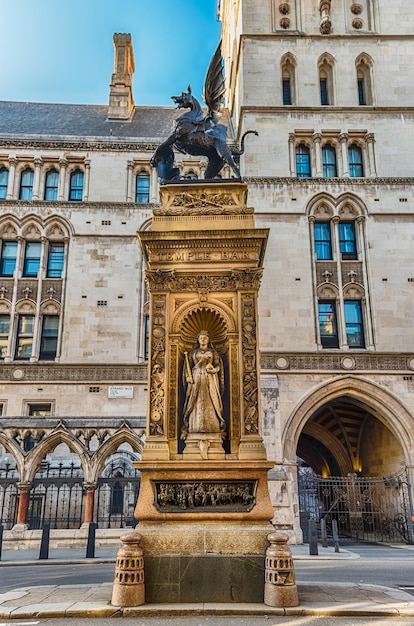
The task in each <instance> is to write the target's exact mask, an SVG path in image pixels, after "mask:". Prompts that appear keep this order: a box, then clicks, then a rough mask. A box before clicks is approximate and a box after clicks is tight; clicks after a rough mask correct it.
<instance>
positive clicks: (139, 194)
mask: <svg viewBox="0 0 414 626" xmlns="http://www.w3.org/2000/svg"><path fill="white" fill-rule="evenodd" d="M149 188H150V177H149V176H148V175H147V174H138V176H137V179H136V189H135V202H149Z"/></svg>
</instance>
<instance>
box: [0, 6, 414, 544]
mask: <svg viewBox="0 0 414 626" xmlns="http://www.w3.org/2000/svg"><path fill="white" fill-rule="evenodd" d="M218 14H219V17H220V19H221V21H222V51H223V57H224V63H225V74H226V81H227V83H226V85H227V110H226V111H225V112H224V114H223V115H224V120H225V122H226V123H227V126H228V128H229V130H230V132H229V135H230V138H229V139H230V141H231V142H237V140H238V139H239V138H240V137H241V136H242V134H243V132H245V131H246V130H249V129H254V130H256V131H258V133H259V136H258V137H253V136H251V137H249V139H248V142H247V144H246V153H245V155H244V156H243V157H242V158H241V168H242V174H243V177H244V180H245V181H246V182H247V183H248V189H249V199H248V204H249V205H250V206H253V207H254V209H255V220H256V227H258V228H268V229H269V230H270V234H269V242H268V246H267V250H266V256H265V262H264V267H265V270H264V275H263V280H262V286H261V291H260V294H261V295H260V302H259V309H260V310H259V313H260V350H261V372H262V375H261V391H262V394H261V395H262V414H263V436H264V439H265V443H266V448H267V454H268V458H269V459H272V460H274V462H275V466H274V469H273V470H272V471H271V472H270V474H269V481H270V487H271V489H270V490H271V496H272V501H273V504H274V507H275V518H274V523H275V525H276V526H277V527H278V528H283V529H285V530H287V531H288V532H289V533H290V535H291V538H292V541H301V539H302V530H305V529H306V519H307V518H308V517H309V516H319V515H320V513H321V511H322V512H324V513H326V514H331V516H332V515H333V514H334V513H335V514H338V515H339V516H340V515H342V517H344V515H343V514H344V511H346V512H347V514H348V513H350V514H351V518H352V519H351V521H349V517H348V521H347V522H345V523H344V526H343V528H342V530H343V532H344V533H345V534H346V533H352V532H353V531H354V530H355V528H357V531H358V532H359V533H360V534H363V533H369V532H371V537H372V536H373V534H376V537H377V536H378V532H380V533H382V537H383V539H387V537H388V536H391V535H390V534H389V532H390V531H389V530H387V531H385V530H384V529H383V528H382V529H381V530H380V531H379V530H378V528H377V527H376V526H375V523H374V522H373V521H372V519H374V517H375V515H378V516H379V517H381V518H386V519H387V528H388V529H389V528H390V527H393V528H394V529H395V528H397V531H398V532H399V535H398V536H399V537H402V538H403V539H408V540H410V539H411V538H412V529H411V528H410V517H411V512H412V511H411V508H412V507H411V500H412V496H411V481H412V475H411V474H412V467H413V466H414V463H413V461H414V453H413V443H414V442H413V423H414V422H413V418H414V336H413V333H412V325H413V317H414V314H413V289H414V270H413V267H414V264H413V263H414V258H413V257H414V252H413V246H412V240H413V233H414V225H413V218H412V214H411V204H412V202H413V200H414V194H413V181H414V177H413V167H414V166H413V164H412V161H411V159H410V158H409V154H410V147H411V140H412V138H413V135H414V132H413V113H414V108H413V102H414V81H413V76H412V74H413V69H412V68H413V66H414V63H413V61H414V36H413V32H414V17H413V15H412V14H411V12H410V11H409V8H408V7H407V6H406V5H399V6H397V5H396V3H391V4H390V3H386V2H385V0H370V1H368V0H367V1H365V0H361V1H360V2H353V1H352V0H341V1H340V2H337V3H332V4H331V2H330V0H321V1H320V2H319V1H317V0H309V1H308V0H306V1H305V0H288V1H287V2H279V1H278V0H265V1H263V0H220V2H219V6H218ZM114 44H115V71H114V74H113V76H112V82H111V86H110V95H109V107H108V106H92V105H55V104H53V105H52V104H30V103H29V104H27V103H10V102H2V103H0V238H1V242H2V251H1V257H0V349H1V357H2V363H1V364H0V377H1V386H0V390H1V392H0V402H1V405H2V416H1V417H0V428H1V430H0V444H1V448H0V450H1V451H2V456H1V457H0V464H2V465H1V467H2V470H0V471H2V472H3V479H2V480H3V482H4V489H3V500H2V502H0V507H1V506H2V507H3V509H2V511H3V512H2V516H3V517H2V519H3V520H4V521H5V522H6V524H9V526H12V525H16V524H18V525H23V526H24V525H25V524H29V525H30V519H31V518H30V516H32V519H34V517H36V515H35V513H33V511H35V512H36V511H37V513H38V517H39V518H42V519H45V517H47V516H46V515H45V513H44V508H45V507H46V504H45V502H46V487H45V485H46V477H47V472H50V471H52V473H53V471H55V473H57V474H59V472H60V474H62V472H63V474H65V472H66V474H68V472H69V473H70V463H71V464H72V466H73V467H74V468H75V469H74V470H72V474H76V478H77V480H78V483H77V484H79V485H80V492H79V494H78V500H79V502H80V505H79V506H80V508H79V511H78V512H77V514H76V515H75V516H74V519H75V518H76V521H74V522H73V523H74V524H75V523H78V522H80V523H82V522H89V521H91V520H92V519H96V518H97V517H99V510H100V508H99V507H101V508H102V507H103V508H104V509H105V507H106V510H107V514H108V515H111V511H112V516H113V518H114V523H118V522H119V523H123V522H125V523H127V522H128V521H130V520H129V518H128V515H127V514H126V513H125V507H129V508H131V501H132V499H133V497H134V494H132V495H131V490H130V488H129V487H127V484H132V483H131V481H129V482H128V480H129V479H130V478H131V477H132V461H133V460H134V459H136V458H139V456H140V452H141V450H142V445H143V440H144V439H143V438H144V436H145V414H146V401H147V400H146V398H147V390H148V386H147V359H146V357H147V341H148V337H147V328H148V320H147V318H148V309H147V306H148V303H147V298H148V294H147V291H146V288H145V284H144V281H143V269H144V263H143V259H142V255H141V251H140V247H139V244H138V239H137V236H136V233H137V231H143V230H148V229H150V228H151V215H152V209H153V208H154V207H155V206H156V205H157V203H158V198H159V186H158V181H157V179H156V174H155V172H154V170H152V168H151V166H150V158H151V156H152V154H153V152H154V150H155V148H156V147H157V145H159V143H160V142H161V141H162V140H163V139H165V137H166V136H167V135H168V134H169V130H170V127H171V124H172V122H173V120H174V117H175V115H176V114H177V112H176V111H175V110H174V109H173V108H168V107H140V106H135V104H134V101H133V98H132V74H133V71H134V58H133V50H132V42H131V38H130V36H129V35H119V34H116V35H115V36H114ZM181 87H182V86H179V85H178V86H177V89H180V88H181ZM233 129H234V134H233ZM177 162H178V164H179V166H180V168H181V172H182V174H184V175H185V176H187V177H188V178H194V177H202V174H203V169H204V167H205V163H204V162H203V161H202V160H201V161H198V160H197V159H195V158H191V157H186V156H185V155H181V154H180V155H177ZM68 464H69V465H68ZM59 468H60V469H59ZM68 468H69V469H68ZM298 468H299V471H298ZM66 474H65V475H64V476H63V478H64V479H65V480H66V483H65V481H63V483H64V484H66V485H69V479H68V476H67V475H66ZM333 476H335V477H337V478H338V480H337V481H336V483H335V484H334V483H333V482H331V483H329V480H328V479H329V477H333ZM298 477H299V480H298ZM60 478H62V476H60ZM340 478H341V479H342V482H341V480H339V479H340ZM324 479H326V482H325V483H324V482H323V480H324ZM7 480H8V481H9V482H7ZM111 480H112V481H113V484H112V483H110V481H111ZM42 481H43V482H42ZM105 481H106V482H105ZM117 481H118V486H117V491H114V485H115V484H116V482H117ZM123 481H124V482H123ZM361 481H363V482H361ZM124 483H125V484H124ZM103 484H106V485H110V487H108V486H107V487H103V486H102V485H103ZM42 485H43V487H42ZM298 485H299V488H298ZM68 488H69V487H68ZM36 489H37V492H36ZM105 489H106V492H105V493H107V495H106V496H105V497H103V496H102V498H103V499H101V502H104V504H101V505H98V504H97V502H98V500H99V494H100V493H101V491H102V490H103V491H104V490H105ZM108 489H109V491H108ZM123 490H124V491H123ZM335 490H336V491H335ZM351 490H353V491H352V493H353V494H354V496H355V497H353V501H352V502H351V500H352V498H351V495H350V493H351ZM378 490H379V491H378ZM103 491H102V493H103ZM325 492H326V494H327V493H328V492H329V498H328V496H326V498H325V495H326V494H325ZM36 493H37V496H36ZM114 493H116V494H117V495H116V496H115V495H114ZM108 494H109V495H108ZM324 494H325V495H324ZM333 494H336V500H335V497H334V495H333ZM338 494H340V495H338ZM355 494H356V495H355ZM19 495H20V497H18V496H19ZM35 496H36V497H35ZM359 496H361V497H362V499H364V501H365V502H366V505H364V506H365V508H361V506H360V505H358V504H356V503H358V502H359V501H360V500H361V497H359ZM36 498H37V499H36ZM42 498H43V499H42ZM105 498H106V500H105ZM358 498H359V499H358ZM339 501H341V502H342V503H343V507H342V509H340V507H339V505H338V502H339ZM335 502H336V503H335ZM378 502H379V504H377V503H378ZM390 503H391V504H392V507H394V508H392V507H391V505H390ZM397 503H398V506H397ZM42 507H43V509H42ZM49 508H51V507H49ZM391 509H392V510H391ZM0 510H1V509H0ZM6 510H7V511H8V513H7V515H8V517H7V515H6V513H5V511H6ZM42 511H43V513H42ZM65 515H66V512H62V511H60V512H59V513H56V519H57V518H59V520H60V522H59V523H61V524H64V523H65V519H66V520H67V519H69V518H71V514H70V512H68V513H67V517H66V518H65ZM105 515H106V514H105ZM6 518H7V519H6ZM36 519H37V518H36ZM120 520H121V521H120ZM355 520H357V522H355ZM355 524H356V525H355ZM387 533H388V535H387ZM397 534H398V533H397Z"/></svg>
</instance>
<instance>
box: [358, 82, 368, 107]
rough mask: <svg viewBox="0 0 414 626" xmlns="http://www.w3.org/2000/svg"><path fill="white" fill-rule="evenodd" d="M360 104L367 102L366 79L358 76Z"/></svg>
mask: <svg viewBox="0 0 414 626" xmlns="http://www.w3.org/2000/svg"><path fill="white" fill-rule="evenodd" d="M358 104H360V105H363V104H366V101H365V85H364V79H363V78H358Z"/></svg>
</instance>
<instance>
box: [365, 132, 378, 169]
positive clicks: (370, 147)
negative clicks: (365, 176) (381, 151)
mask: <svg viewBox="0 0 414 626" xmlns="http://www.w3.org/2000/svg"><path fill="white" fill-rule="evenodd" d="M365 141H366V142H367V152H368V170H369V176H370V178H374V177H375V176H376V175H377V170H376V167H375V153H374V134H373V133H367V134H366V135H365Z"/></svg>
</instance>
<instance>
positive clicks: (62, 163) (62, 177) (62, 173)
mask: <svg viewBox="0 0 414 626" xmlns="http://www.w3.org/2000/svg"><path fill="white" fill-rule="evenodd" d="M67 167H68V162H67V160H66V159H59V189H58V200H64V199H65V181H66V169H67Z"/></svg>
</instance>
